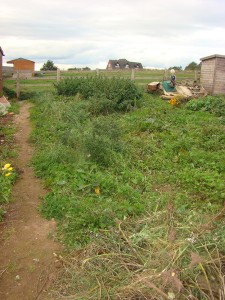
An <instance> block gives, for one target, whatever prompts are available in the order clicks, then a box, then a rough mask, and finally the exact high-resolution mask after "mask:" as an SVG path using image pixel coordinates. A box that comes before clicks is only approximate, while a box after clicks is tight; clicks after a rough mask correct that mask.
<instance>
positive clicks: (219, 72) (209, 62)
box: [200, 54, 225, 95]
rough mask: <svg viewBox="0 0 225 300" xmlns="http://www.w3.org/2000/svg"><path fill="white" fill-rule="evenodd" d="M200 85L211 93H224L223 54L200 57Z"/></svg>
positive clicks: (224, 70) (224, 60) (224, 56)
mask: <svg viewBox="0 0 225 300" xmlns="http://www.w3.org/2000/svg"><path fill="white" fill-rule="evenodd" d="M200 81H201V85H202V86H203V88H204V89H205V90H206V91H207V92H208V93H209V94H211V95H217V94H225V55H220V54H214V55H210V56H206V57H203V58H201V78H200Z"/></svg>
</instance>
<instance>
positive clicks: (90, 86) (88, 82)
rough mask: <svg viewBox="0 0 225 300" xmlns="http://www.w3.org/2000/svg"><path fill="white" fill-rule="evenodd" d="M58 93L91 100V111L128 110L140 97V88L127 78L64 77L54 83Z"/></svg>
mask: <svg viewBox="0 0 225 300" xmlns="http://www.w3.org/2000/svg"><path fill="white" fill-rule="evenodd" d="M55 88H56V91H57V93H58V95H63V96H75V95H78V94H79V96H80V97H81V99H85V100H89V101H91V103H92V105H90V110H91V111H92V113H105V114H107V113H111V112H114V111H128V110H131V109H132V108H133V107H135V105H136V102H137V101H138V100H140V99H141V97H142V93H141V92H140V89H138V88H137V86H136V85H135V84H134V83H133V82H132V81H131V80H129V79H122V78H118V77H113V78H107V77H101V76H92V77H81V78H73V77H71V78H65V79H63V80H61V81H59V82H58V83H56V84H55Z"/></svg>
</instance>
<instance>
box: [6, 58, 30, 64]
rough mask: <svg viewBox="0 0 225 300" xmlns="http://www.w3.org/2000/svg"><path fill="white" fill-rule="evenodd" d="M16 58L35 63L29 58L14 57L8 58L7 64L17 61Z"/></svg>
mask: <svg viewBox="0 0 225 300" xmlns="http://www.w3.org/2000/svg"><path fill="white" fill-rule="evenodd" d="M18 60H26V61H30V62H33V63H35V62H34V61H32V60H29V59H25V58H21V57H20V58H16V59H12V60H9V61H7V64H13V63H14V62H15V61H18Z"/></svg>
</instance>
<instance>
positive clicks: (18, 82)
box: [16, 71, 20, 100]
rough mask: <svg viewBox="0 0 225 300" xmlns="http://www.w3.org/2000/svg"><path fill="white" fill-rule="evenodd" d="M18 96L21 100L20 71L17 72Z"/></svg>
mask: <svg viewBox="0 0 225 300" xmlns="http://www.w3.org/2000/svg"><path fill="white" fill-rule="evenodd" d="M16 98H17V100H19V98H20V73H19V71H17V72H16Z"/></svg>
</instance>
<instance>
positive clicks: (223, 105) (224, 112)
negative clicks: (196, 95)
mask: <svg viewBox="0 0 225 300" xmlns="http://www.w3.org/2000/svg"><path fill="white" fill-rule="evenodd" d="M186 107H187V109H190V110H193V111H198V110H202V111H208V112H210V113H212V114H215V115H216V116H218V117H220V116H225V98H224V97H222V96H207V97H204V98H200V99H193V100H190V101H189V102H188V103H187V105H186Z"/></svg>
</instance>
